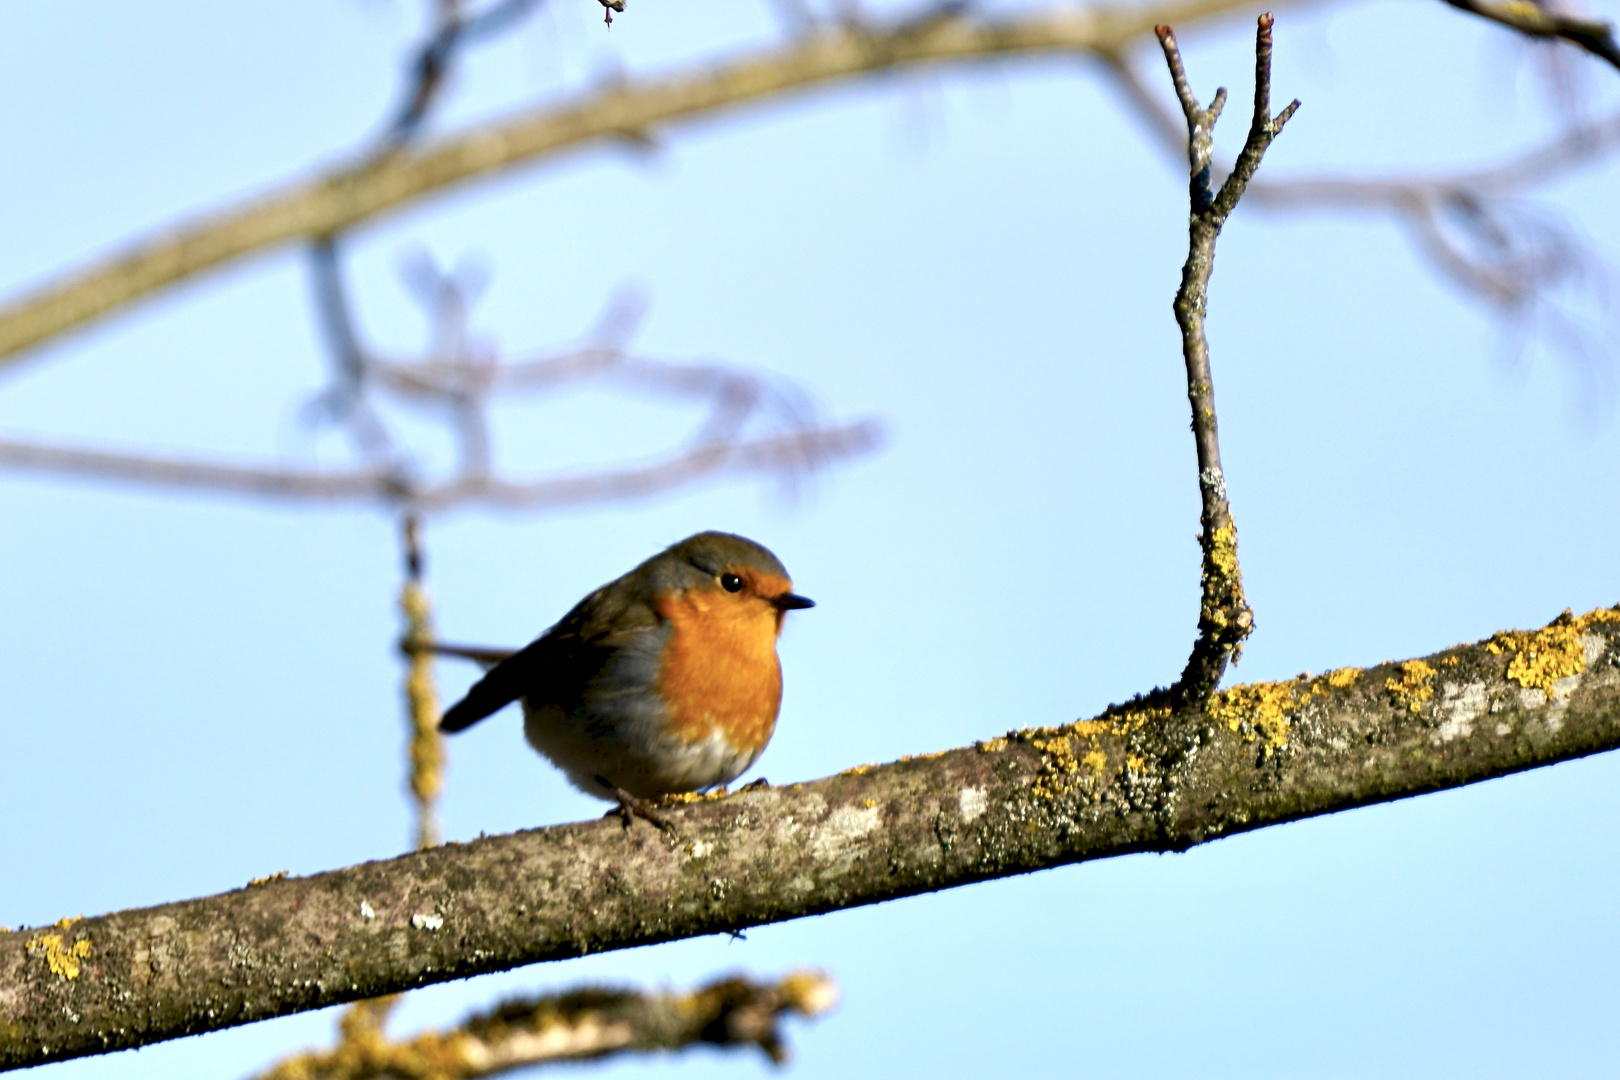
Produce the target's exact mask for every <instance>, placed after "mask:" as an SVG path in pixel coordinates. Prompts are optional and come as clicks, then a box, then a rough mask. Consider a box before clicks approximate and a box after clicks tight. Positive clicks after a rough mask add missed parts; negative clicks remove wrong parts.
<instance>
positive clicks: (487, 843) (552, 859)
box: [0, 609, 1620, 1069]
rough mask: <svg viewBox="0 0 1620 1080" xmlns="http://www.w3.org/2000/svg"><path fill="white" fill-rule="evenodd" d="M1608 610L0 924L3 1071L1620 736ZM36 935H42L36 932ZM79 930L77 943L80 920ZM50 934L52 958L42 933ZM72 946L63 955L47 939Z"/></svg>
mask: <svg viewBox="0 0 1620 1080" xmlns="http://www.w3.org/2000/svg"><path fill="white" fill-rule="evenodd" d="M1617 659H1620V609H1599V610H1597V611H1593V612H1590V613H1588V614H1587V615H1584V616H1581V617H1579V618H1577V617H1574V616H1571V615H1570V614H1569V613H1567V612H1566V613H1565V614H1564V615H1563V616H1560V617H1559V618H1558V619H1556V620H1554V622H1553V623H1552V624H1550V625H1549V626H1547V627H1545V628H1543V629H1541V630H1536V631H1531V632H1519V631H1504V632H1502V633H1499V634H1496V635H1494V636H1493V637H1492V638H1491V639H1489V640H1488V641H1484V642H1480V643H1476V644H1472V645H1458V646H1455V647H1453V648H1450V649H1446V650H1444V651H1443V652H1442V653H1439V654H1435V655H1431V656H1428V657H1423V658H1415V659H1411V660H1407V661H1404V662H1399V663H1388V664H1381V665H1378V666H1376V667H1373V668H1371V669H1368V670H1365V671H1360V670H1355V669H1341V670H1338V671H1334V672H1331V673H1329V674H1327V675H1324V676H1318V677H1311V676H1305V675H1302V676H1300V677H1298V678H1296V679H1291V680H1285V681H1282V682H1275V683H1259V684H1253V685H1247V686H1235V687H1232V688H1230V689H1227V690H1223V691H1220V692H1217V693H1216V694H1215V695H1214V696H1213V697H1212V698H1210V699H1209V700H1208V701H1206V702H1203V703H1201V704H1199V705H1196V706H1189V707H1186V708H1181V709H1172V708H1169V707H1165V706H1150V705H1145V704H1143V703H1141V702H1133V703H1129V704H1126V705H1123V706H1116V707H1114V708H1111V709H1109V710H1107V711H1106V712H1104V713H1103V714H1102V715H1100V716H1098V717H1096V718H1094V719H1089V720H1081V721H1076V722H1075V723H1072V724H1068V725H1065V726H1063V727H1058V728H1035V729H1024V730H1020V731H1014V732H1009V733H1008V734H1007V735H1006V736H1005V737H999V738H992V739H988V740H985V741H983V742H980V743H978V744H976V745H974V746H966V747H961V748H959V749H955V750H949V751H946V752H943V753H931V754H922V755H919V756H917V757H913V758H909V759H902V760H901V761H898V762H894V763H892V764H888V765H882V766H871V765H863V766H859V767H857V768H854V769H851V770H849V771H847V772H845V773H842V774H840V775H838V776H832V777H827V778H825V779H822V780H816V781H811V782H807V783H802V784H792V785H789V786H785V787H759V788H753V789H751V790H746V791H742V792H737V793H734V794H732V795H729V796H727V797H725V798H721V799H713V800H700V801H695V802H693V803H690V804H686V805H680V806H675V807H672V808H670V809H668V810H666V811H664V813H665V814H666V815H667V816H668V817H669V819H670V820H671V821H672V822H673V824H674V825H675V827H676V829H677V834H676V835H675V836H673V837H671V836H666V834H665V833H663V832H661V831H659V830H656V829H652V828H636V829H633V830H631V831H629V832H626V831H625V830H624V828H623V827H622V826H621V825H620V823H619V822H618V821H616V820H603V819H597V820H594V821H590V822H585V823H580V824H574V825H561V826H554V827H551V828H543V829H531V830H526V831H523V832H518V833H513V834H510V835H506V836H491V837H487V838H481V839H478V840H475V841H472V842H469V843H465V844H455V843H452V844H445V845H442V846H440V847H436V848H432V849H430V850H427V851H421V852H415V853H412V854H409V855H403V856H399V857H397V858H394V859H390V860H386V861H380V862H368V863H364V864H361V865H358V866H353V867H349V868H347V869H342V870H334V871H331V872H328V873H324V874H316V875H313V876H311V877H306V878H297V877H289V878H284V879H280V880H270V881H266V882H265V883H263V884H259V885H255V886H251V887H248V888H243V889H237V890H235V891H232V892H229V893H224V894H221V895H219V896H213V897H207V898H203V899H198V900H189V901H182V902H179V903H174V904H166V905H163V906H160V907H154V908H146V909H132V910H128V911H121V912H117V913H114V914H109V915H102V916H97V917H93V918H88V919H82V920H79V919H76V918H70V919H64V920H62V921H61V922H60V923H59V924H58V926H57V927H54V928H46V929H44V930H34V931H29V930H19V931H16V932H13V933H0V1069H7V1068H21V1067H26V1066H32V1065H39V1064H43V1063H45V1062H47V1061H57V1060H64V1059H68V1058H74V1057H82V1056H86V1055H90V1054H100V1053H106V1052H108V1051H111V1050H117V1049H123V1048H127V1047H133V1046H142V1045H147V1044H151V1043H155V1042H159V1041H162V1040H164V1039H170V1038H176V1037H180V1036H183V1035H193V1034H197V1033H200V1032H204V1031H211V1030H217V1029H220V1028H225V1027H231V1026H234V1025H238V1024H245V1023H250V1022H253V1021H256V1020H262V1019H268V1018H270V1017H273V1016H284V1015H288V1014H291V1013H295V1012H302V1011H308V1010H311V1009H318V1008H324V1007H326V1006H329V1005H335V1004H340V1003H342V1002H345V1001H353V1000H357V999H361V998H368V997H376V996H378V995H381V994H385V993H392V992H396V991H400V990H405V989H409V988H412V987H417V986H424V985H427V984H430V983H439V982H447V981H450V980H453V979H461V978H466V977H468V976H471V975H477V974H482V973H485V972H491V971H501V970H506V969H509V968H512V967H516V966H519V965H523V964H531V963H536V962H540V961H545V960H554V959H562V958H565V957H573V956H580V955H583V954H585V953H587V952H590V953H597V952H603V951H606V950H610V949H622V948H629V947H632V946H638V945H648V944H653V943H656V942H663V941H672V940H676V939H681V938H689V937H695V936H700V935H706V934H714V933H721V932H726V931H735V930H742V929H746V928H748V927H751V926H758V925H761V924H764V923H771V922H779V921H782V920H785V919H793V918H800V917H803V916H807V915H816V914H822V913H825V912H830V911H837V910H842V909H846V908H852V907H857V906H860V905H863V904H872V903H879V902H882V901H885V900H892V899H896V898H898V897H903V896H911V895H915V894H918V893H924V892H930V891H933V890H937V889H945V888H951V887H954V886H959V885H966V884H969V883H972V882H977V881H984V880H988V879H992V878H1002V877H1010V876H1012V875H1015V874H1021V873H1026V872H1029V871H1033V870H1039V869H1043V868H1047V867H1053V866H1060V865H1065V864H1070V863H1077V862H1083V861H1086V860H1090V859H1100V858H1108V857H1111V856H1117V855H1125V854H1132V853H1137V852H1144V851H1184V850H1186V849H1188V848H1190V847H1193V846H1194V845H1197V844H1202V843H1207V842H1209V841H1211V840H1215V839H1217V838H1220V837H1223V836H1230V835H1234V834H1237V833H1242V832H1246V831H1249V830H1252V829H1258V828H1262V827H1265V826H1269V825H1276V824H1280V823H1282V822H1287V821H1294V820H1297V819H1300V818H1305V817H1310V816H1313V815H1318V814H1327V813H1332V812H1335V811H1338V810H1345V809H1349V808H1351V807H1355V806H1365V805H1368V804H1371V803H1378V802H1384V801H1387V800H1390V799H1397V798H1403V797H1407V796H1413V795H1422V794H1427V793H1430V792H1434V791H1439V790H1442V789H1445V788H1452V787H1457V786H1460V785H1463V784H1470V783H1475V782H1478V781H1481V780H1487V779H1490V778H1492V777H1496V776H1502V775H1506V774H1508V773H1513V772H1518V771H1520V770H1523V769H1529V768H1533V767H1536V766H1539V765H1547V764H1551V763H1553V762H1557V761H1563V760H1567V759H1570V758H1575V757H1580V756H1582V755H1586V754H1592V753H1596V752H1598V751H1602V750H1610V749H1615V748H1620V663H1617ZM47 939H49V940H47ZM70 939H71V940H70ZM53 945H54V949H55V951H54V952H52V948H53ZM69 950H71V951H72V956H73V957H74V965H73V968H72V970H73V972H74V974H73V975H69V974H67V973H66V971H67V970H68V969H67V968H66V967H65V966H62V965H59V966H58V967H57V968H55V969H53V968H52V967H51V966H50V963H49V961H50V960H51V957H52V956H58V958H59V957H60V955H61V954H64V953H67V952H68V951H69Z"/></svg>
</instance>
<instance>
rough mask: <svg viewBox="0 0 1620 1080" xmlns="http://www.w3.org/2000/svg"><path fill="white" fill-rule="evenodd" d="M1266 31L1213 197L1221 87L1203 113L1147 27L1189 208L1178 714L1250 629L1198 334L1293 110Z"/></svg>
mask: <svg viewBox="0 0 1620 1080" xmlns="http://www.w3.org/2000/svg"><path fill="white" fill-rule="evenodd" d="M1271 25H1272V17H1271V14H1270V13H1269V12H1268V13H1266V14H1264V15H1262V16H1260V20H1259V27H1258V29H1257V31H1256V34H1255V46H1254V56H1255V74H1254V112H1253V117H1252V119H1251V121H1250V124H1249V137H1248V139H1247V140H1246V141H1245V142H1244V144H1243V150H1242V152H1241V153H1239V154H1238V159H1237V163H1236V164H1235V165H1234V166H1233V167H1232V171H1231V172H1230V173H1229V174H1228V175H1227V177H1226V180H1225V181H1224V182H1223V183H1222V184H1221V186H1220V190H1219V191H1218V192H1214V193H1212V192H1211V182H1210V168H1211V163H1212V161H1213V159H1214V144H1213V141H1212V136H1213V133H1214V130H1215V121H1216V120H1217V119H1218V118H1219V117H1220V114H1221V109H1222V107H1223V106H1224V105H1225V104H1226V88H1225V87H1221V88H1220V89H1219V90H1217V91H1216V92H1215V97H1214V100H1212V101H1211V102H1210V105H1209V107H1208V108H1207V109H1206V108H1201V107H1200V106H1199V104H1198V98H1197V97H1196V96H1195V95H1194V93H1193V91H1192V88H1191V87H1190V86H1189V85H1188V82H1187V75H1186V71H1185V70H1184V68H1183V66H1182V62H1181V51H1180V49H1179V48H1178V47H1177V45H1176V37H1175V33H1174V32H1173V31H1172V30H1171V29H1170V28H1169V27H1168V26H1160V27H1156V28H1155V29H1156V32H1157V33H1158V35H1159V43H1160V45H1161V46H1162V47H1163V49H1164V58H1165V62H1166V63H1167V64H1168V65H1169V67H1170V78H1171V82H1172V83H1173V84H1174V85H1175V88H1176V97H1177V98H1178V99H1179V100H1180V102H1181V107H1182V111H1183V112H1184V113H1185V114H1186V118H1187V159H1188V165H1189V173H1190V180H1189V183H1188V189H1189V201H1190V203H1191V206H1192V212H1191V215H1190V218H1189V225H1188V248H1187V261H1186V263H1185V265H1184V266H1183V267H1182V271H1181V288H1180V289H1179V290H1178V291H1177V293H1176V301H1175V311H1176V322H1177V323H1178V324H1179V325H1180V326H1181V348H1182V355H1183V358H1184V359H1185V361H1186V365H1187V399H1188V401H1189V402H1190V403H1191V405H1192V429H1193V441H1194V443H1195V445H1196V446H1197V451H1198V488H1199V492H1200V494H1201V496H1202V501H1203V512H1202V515H1201V516H1202V523H1203V535H1202V537H1201V541H1200V543H1201V546H1202V548H1203V572H1202V575H1201V577H1202V592H1203V599H1202V602H1201V603H1200V605H1199V612H1198V640H1197V642H1196V643H1195V644H1194V645H1193V650H1192V655H1191V656H1190V657H1189V658H1188V660H1187V667H1186V669H1185V670H1184V671H1183V672H1182V673H1181V678H1180V679H1178V680H1177V681H1176V684H1175V686H1173V687H1172V688H1171V699H1172V700H1173V701H1174V702H1176V703H1178V704H1184V705H1190V704H1195V703H1198V702H1201V701H1203V700H1204V699H1206V698H1207V697H1208V696H1209V695H1210V694H1211V693H1212V692H1214V690H1215V687H1216V686H1217V685H1219V684H1220V680H1221V675H1222V674H1224V673H1225V671H1226V665H1227V662H1228V661H1235V660H1236V659H1237V658H1238V656H1239V654H1240V653H1241V652H1242V649H1243V641H1244V639H1245V638H1247V637H1248V636H1249V634H1250V632H1251V631H1252V630H1253V629H1254V614H1253V612H1252V611H1251V609H1250V608H1249V602H1248V600H1247V599H1246V598H1245V597H1244V595H1243V575H1242V573H1241V571H1240V569H1239V567H1238V557H1237V526H1236V525H1235V524H1234V522H1233V520H1232V508H1231V505H1230V504H1229V503H1228V502H1227V498H1226V477H1225V474H1224V473H1223V472H1222V471H1221V448H1220V438H1219V431H1218V428H1217V424H1216V418H1215V387H1214V383H1213V379H1212V376H1211V374H1210V365H1209V342H1208V340H1207V338H1206V337H1205V335H1204V313H1205V311H1206V309H1207V307H1208V298H1209V278H1210V274H1211V273H1212V272H1213V271H1214V268H1215V241H1216V239H1217V238H1218V237H1219V236H1220V232H1221V226H1222V225H1224V224H1225V223H1226V219H1227V217H1228V216H1229V215H1230V214H1231V213H1232V211H1233V210H1234V209H1236V207H1237V203H1238V200H1239V199H1241V198H1242V197H1243V190H1244V188H1245V187H1246V186H1247V185H1248V182H1249V179H1250V177H1252V176H1253V175H1254V172H1255V170H1256V169H1258V168H1259V167H1260V159H1261V157H1262V156H1263V155H1264V154H1265V152H1266V147H1268V146H1270V145H1271V140H1272V139H1274V138H1276V137H1277V133H1278V132H1280V131H1281V130H1282V128H1283V125H1284V124H1286V123H1287V122H1288V118H1289V117H1291V116H1293V115H1294V111H1295V110H1296V109H1298V108H1299V102H1298V101H1295V102H1293V103H1291V104H1290V105H1289V106H1288V107H1287V108H1285V109H1283V111H1282V112H1281V113H1279V114H1277V116H1275V117H1273V116H1272V115H1271Z"/></svg>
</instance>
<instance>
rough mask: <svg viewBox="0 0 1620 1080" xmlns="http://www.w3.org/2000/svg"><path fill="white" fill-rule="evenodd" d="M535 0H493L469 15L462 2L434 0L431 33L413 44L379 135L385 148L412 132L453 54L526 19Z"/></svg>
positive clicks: (447, 70)
mask: <svg viewBox="0 0 1620 1080" xmlns="http://www.w3.org/2000/svg"><path fill="white" fill-rule="evenodd" d="M539 3H540V0H496V2H495V3H492V4H490V5H489V6H488V7H486V8H485V9H484V10H483V11H482V12H480V13H478V14H477V15H469V14H468V13H467V11H466V6H465V4H464V2H463V0H438V2H437V5H436V12H437V18H436V19H435V20H434V26H433V32H432V33H430V34H429V35H428V37H427V40H425V41H423V42H422V44H421V45H419V46H417V49H416V54H415V56H413V57H412V59H411V64H410V73H411V76H410V84H409V86H407V87H406V90H405V94H404V96H403V99H402V100H401V103H400V106H399V109H398V110H397V111H396V113H395V115H394V119H393V120H392V121H391V122H390V123H389V125H388V129H387V131H386V133H385V134H384V136H383V145H384V148H385V149H390V150H391V149H396V148H397V147H398V146H399V145H400V144H401V143H404V142H406V141H407V140H409V139H411V138H412V137H413V136H415V135H416V133H417V131H418V130H420V129H421V126H422V124H423V123H424V122H425V121H426V120H427V115H428V112H429V111H430V110H431V109H432V107H433V105H434V103H435V102H436V101H437V100H438V97H439V94H440V92H441V91H442V90H443V88H444V83H445V78H446V76H448V75H449V73H450V68H451V65H452V64H453V63H454V62H455V60H456V54H457V53H459V52H460V51H461V50H462V49H464V48H466V47H467V46H468V45H471V44H473V43H475V42H477V41H480V40H484V39H487V38H491V37H494V36H495V35H496V34H499V33H502V32H503V31H506V30H509V29H511V28H512V27H513V26H516V25H517V24H518V23H519V22H521V21H523V19H525V18H526V17H528V16H529V15H530V14H531V13H532V12H533V11H534V9H535V8H537V7H539Z"/></svg>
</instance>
